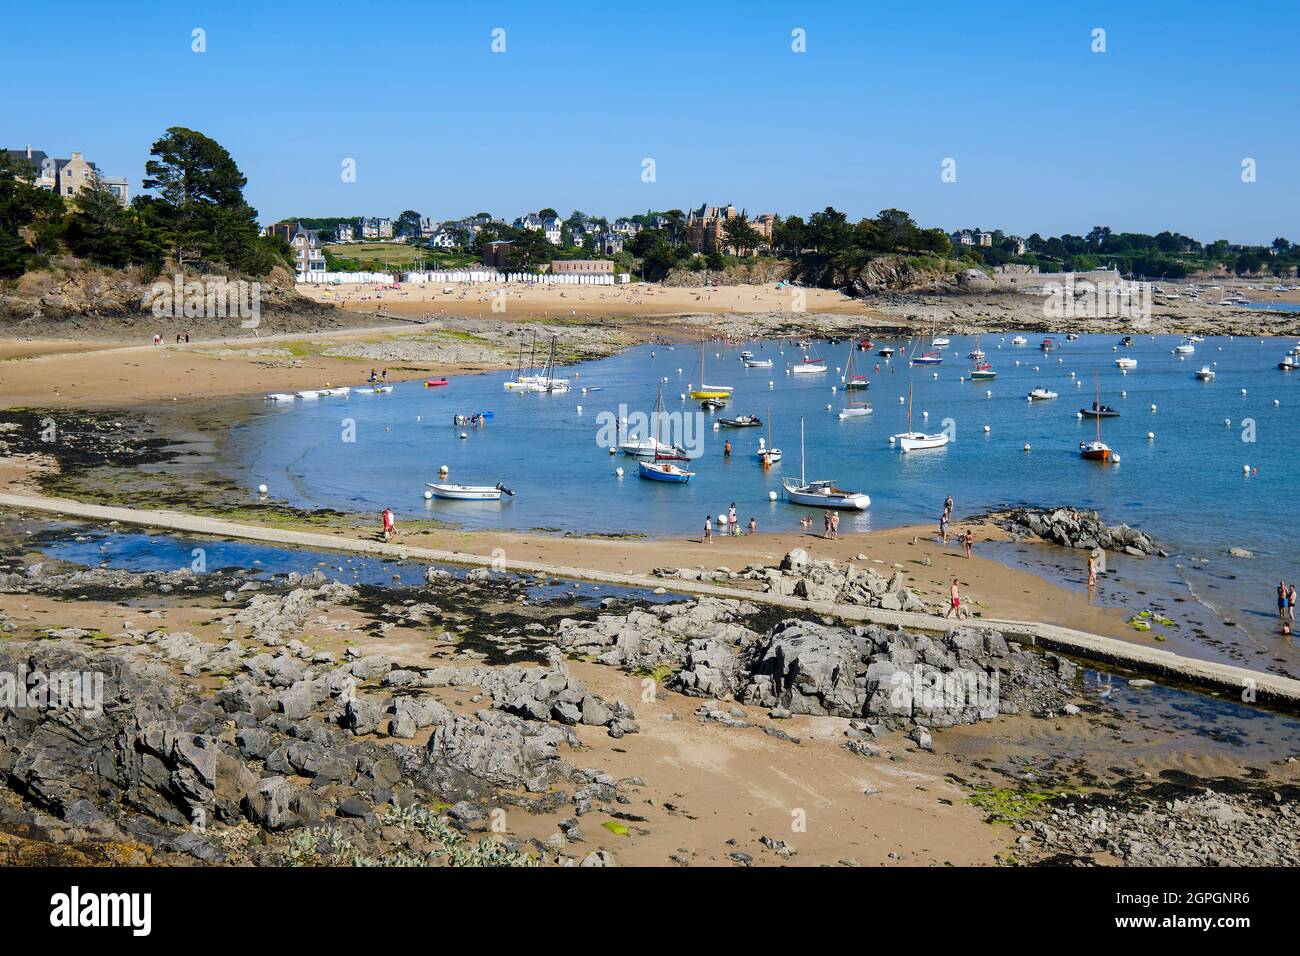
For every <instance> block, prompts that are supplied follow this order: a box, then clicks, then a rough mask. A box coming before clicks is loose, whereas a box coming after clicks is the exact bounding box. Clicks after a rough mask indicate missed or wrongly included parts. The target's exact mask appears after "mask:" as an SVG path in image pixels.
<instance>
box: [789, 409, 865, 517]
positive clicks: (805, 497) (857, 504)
mask: <svg viewBox="0 0 1300 956" xmlns="http://www.w3.org/2000/svg"><path fill="white" fill-rule="evenodd" d="M781 487H782V488H784V489H785V497H786V500H788V501H791V502H793V503H794V504H797V505H808V506H809V507H813V508H837V509H842V510H845V511H863V510H865V509H866V508H868V507H870V505H871V497H870V496H869V495H867V494H865V493H863V492H861V491H845V490H844V489H843V488H836V487H835V482H833V481H807V480H805V478H804V441H803V419H802V418H801V419H799V480H798V481H795V480H794V479H793V478H782V479H781Z"/></svg>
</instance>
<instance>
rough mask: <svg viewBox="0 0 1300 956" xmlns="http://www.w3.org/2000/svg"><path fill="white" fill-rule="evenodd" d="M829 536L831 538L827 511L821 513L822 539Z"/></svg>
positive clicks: (829, 514) (829, 516) (829, 518)
mask: <svg viewBox="0 0 1300 956" xmlns="http://www.w3.org/2000/svg"><path fill="white" fill-rule="evenodd" d="M830 536H831V513H830V512H829V511H823V512H822V537H823V538H829V537H830Z"/></svg>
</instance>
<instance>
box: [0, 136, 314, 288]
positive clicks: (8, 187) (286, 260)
mask: <svg viewBox="0 0 1300 956" xmlns="http://www.w3.org/2000/svg"><path fill="white" fill-rule="evenodd" d="M149 154H150V159H149V160H148V162H146V163H145V178H144V180H143V182H142V185H143V187H144V188H145V189H146V190H150V192H146V193H142V194H141V195H138V196H136V197H135V199H134V200H132V202H131V205H130V206H129V207H124V206H122V204H121V203H119V202H118V200H117V197H116V196H115V195H114V194H113V193H112V192H110V191H109V190H108V189H107V188H106V187H104V186H102V185H100V184H98V183H94V182H92V183H91V184H90V185H89V186H87V187H86V188H84V189H82V190H81V191H80V192H78V193H77V194H76V195H75V196H70V197H64V196H60V195H59V194H58V193H57V192H54V191H52V190H49V189H42V188H39V187H37V186H35V185H34V184H33V182H32V180H31V169H30V167H25V166H24V165H22V163H21V161H18V160H15V159H13V158H12V157H10V156H9V155H8V154H7V153H5V152H2V151H0V278H6V279H13V278H17V277H19V276H21V275H23V274H24V273H25V272H29V271H35V270H39V269H43V268H47V267H48V266H49V265H50V264H51V261H52V260H53V258H54V257H56V256H59V255H65V254H70V255H72V256H75V257H77V258H79V259H82V260H85V261H88V262H90V263H93V264H95V265H99V266H106V267H109V268H117V269H120V268H125V267H128V266H138V267H140V268H141V269H142V270H143V271H144V272H145V273H147V274H155V275H156V274H157V273H159V272H161V271H162V269H163V268H164V266H165V265H167V264H168V263H171V264H172V265H173V266H174V267H176V268H178V269H190V270H194V271H199V272H204V271H209V270H211V269H214V268H224V269H228V270H231V271H234V272H238V273H241V274H245V275H253V276H261V275H266V274H267V273H268V272H270V271H271V270H272V269H273V268H274V267H275V266H277V265H279V266H288V267H292V263H293V258H292V255H291V253H290V250H289V245H288V243H286V242H285V241H284V240H283V239H280V238H277V237H271V236H262V235H260V234H259V231H258V227H257V210H256V209H254V208H253V207H252V206H250V205H249V204H248V202H247V201H246V200H245V199H244V187H245V186H246V185H247V183H248V180H247V178H246V177H245V176H244V174H243V173H242V172H240V170H239V167H238V165H236V163H235V161H234V159H233V158H232V157H231V155H230V153H228V152H227V151H226V150H225V148H224V147H222V146H221V144H219V143H218V142H216V141H215V140H213V139H211V138H209V137H207V136H205V135H203V134H202V133H199V132H196V131H195V130H191V129H185V128H184V127H180V126H173V127H171V128H170V129H168V130H167V131H166V132H165V133H164V134H163V135H162V136H161V137H160V138H159V139H158V140H157V141H156V142H155V143H154V144H153V146H152V148H151V149H150V151H149Z"/></svg>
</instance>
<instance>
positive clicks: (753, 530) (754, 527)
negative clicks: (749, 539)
mask: <svg viewBox="0 0 1300 956" xmlns="http://www.w3.org/2000/svg"><path fill="white" fill-rule="evenodd" d="M749 533H750V534H758V522H757V521H755V520H754V517H753V516H752V515H751V516H750V518H749Z"/></svg>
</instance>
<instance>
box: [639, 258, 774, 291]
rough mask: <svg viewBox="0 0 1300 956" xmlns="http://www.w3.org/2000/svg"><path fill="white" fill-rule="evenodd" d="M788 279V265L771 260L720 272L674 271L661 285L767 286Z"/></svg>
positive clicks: (741, 265)
mask: <svg viewBox="0 0 1300 956" xmlns="http://www.w3.org/2000/svg"><path fill="white" fill-rule="evenodd" d="M788 278H790V263H788V262H781V261H776V260H772V259H763V260H760V261H756V262H752V263H750V262H746V263H737V264H734V265H729V266H727V267H726V268H725V269H722V270H720V271H714V270H704V271H701V272H695V271H694V270H692V269H674V270H673V271H672V272H670V273H668V275H666V276H665V277H664V279H663V284H664V285H667V286H676V287H683V288H694V287H697V286H702V285H767V284H768V283H771V282H780V281H781V280H782V279H788Z"/></svg>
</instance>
